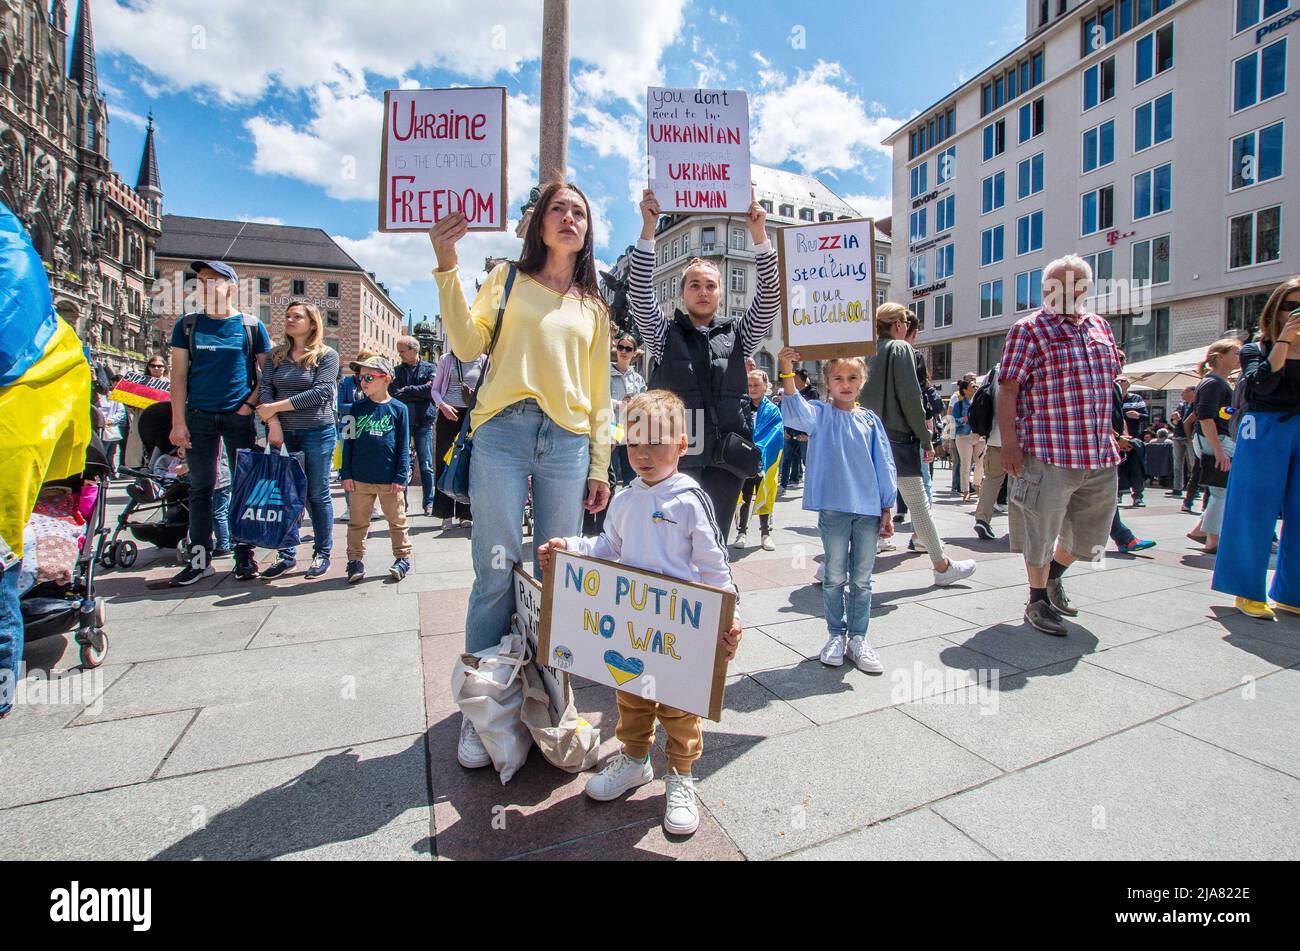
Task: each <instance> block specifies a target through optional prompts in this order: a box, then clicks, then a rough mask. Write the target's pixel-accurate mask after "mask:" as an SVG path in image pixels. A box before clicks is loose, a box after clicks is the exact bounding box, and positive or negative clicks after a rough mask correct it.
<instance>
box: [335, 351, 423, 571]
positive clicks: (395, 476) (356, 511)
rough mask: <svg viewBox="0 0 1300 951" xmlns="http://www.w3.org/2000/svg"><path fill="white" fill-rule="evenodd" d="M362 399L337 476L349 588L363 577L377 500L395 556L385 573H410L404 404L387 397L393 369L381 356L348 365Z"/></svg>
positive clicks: (346, 427) (347, 426)
mask: <svg viewBox="0 0 1300 951" xmlns="http://www.w3.org/2000/svg"><path fill="white" fill-rule="evenodd" d="M351 367H352V372H353V373H355V374H356V378H357V383H358V384H359V385H360V387H361V392H362V393H363V394H364V395H363V396H359V397H358V398H357V400H356V402H354V403H353V404H352V412H351V414H350V415H349V416H346V417H344V419H343V420H342V423H343V466H342V469H341V470H340V473H339V474H340V476H341V477H342V479H343V488H344V489H345V490H346V491H347V492H348V493H349V504H348V512H349V514H350V515H351V520H350V521H349V522H348V584H356V583H357V582H358V581H360V580H361V579H362V578H364V577H365V576H366V566H365V564H364V562H363V561H362V559H363V558H365V555H366V533H367V532H369V531H370V515H371V513H372V512H373V511H374V509H375V500H376V499H378V500H379V505H380V507H381V508H382V509H383V512H384V518H385V519H387V521H388V534H389V536H390V537H391V538H392V541H393V557H394V558H395V559H396V560H395V561H394V562H393V566H392V567H391V568H389V569H388V573H389V574H390V575H392V577H393V580H394V581H401V580H402V579H403V578H405V577H406V573H407V572H408V571H410V570H411V539H410V536H409V535H407V533H406V507H405V505H404V504H403V502H402V493H403V492H404V491H405V490H406V479H407V476H409V475H410V471H411V427H410V420H409V418H408V416H407V412H406V406H405V405H403V404H402V403H400V402H398V401H397V400H395V399H393V398H392V397H391V396H389V395H388V385H389V383H390V382H391V381H392V379H393V365H392V364H391V363H389V362H388V361H387V360H385V359H384V358H383V357H378V356H375V357H368V358H366V359H364V360H360V361H357V362H356V363H353V364H351Z"/></svg>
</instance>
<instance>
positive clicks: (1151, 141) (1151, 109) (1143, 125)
mask: <svg viewBox="0 0 1300 951" xmlns="http://www.w3.org/2000/svg"><path fill="white" fill-rule="evenodd" d="M1173 137H1174V94H1173V93H1172V92H1168V93H1165V94H1164V95H1163V96H1161V97H1160V98H1159V99H1152V100H1151V101H1150V102H1144V103H1142V105H1140V106H1138V107H1137V109H1135V110H1134V111H1133V151H1134V152H1143V151H1145V150H1146V149H1149V148H1151V147H1152V146H1153V145H1159V144H1160V143H1161V142H1168V141H1169V140H1170V139H1172V138H1173Z"/></svg>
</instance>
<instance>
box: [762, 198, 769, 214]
mask: <svg viewBox="0 0 1300 951" xmlns="http://www.w3.org/2000/svg"><path fill="white" fill-rule="evenodd" d="M759 204H760V205H762V206H763V210H764V211H766V212H767V213H768V214H769V215H770V214H771V213H772V202H771V199H767V198H764V199H763V200H762V201H760V202H759Z"/></svg>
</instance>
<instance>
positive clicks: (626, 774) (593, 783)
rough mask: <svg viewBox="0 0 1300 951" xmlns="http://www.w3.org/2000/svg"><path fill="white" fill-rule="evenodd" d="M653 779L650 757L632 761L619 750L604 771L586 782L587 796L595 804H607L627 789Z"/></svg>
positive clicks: (653, 772) (653, 773)
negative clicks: (595, 802)
mask: <svg viewBox="0 0 1300 951" xmlns="http://www.w3.org/2000/svg"><path fill="white" fill-rule="evenodd" d="M654 778H655V771H654V767H653V766H651V765H650V757H648V756H647V757H646V758H645V759H643V760H641V759H633V758H632V757H630V756H628V755H627V754H626V753H624V752H623V751H622V750H620V751H619V752H617V753H615V754H614V758H613V759H611V760H610V761H609V762H608V763H606V764H605V768H604V769H602V770H601V771H600V772H599V773H597V774H596V775H595V776H593V777H591V779H589V780H587V795H588V796H590V797H591V798H592V799H595V800H596V801H597V802H609V801H610V800H611V799H617V798H618V797H619V796H621V795H623V793H625V792H627V791H628V790H629V789H635V788H636V787H637V786H644V785H645V784H646V783H648V782H650V781H651V780H653V779H654Z"/></svg>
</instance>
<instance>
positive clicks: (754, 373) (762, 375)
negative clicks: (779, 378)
mask: <svg viewBox="0 0 1300 951" xmlns="http://www.w3.org/2000/svg"><path fill="white" fill-rule="evenodd" d="M747 376H748V377H749V379H751V380H753V379H755V378H757V379H760V380H762V381H763V385H764V386H771V385H772V378H771V377H770V376H768V375H767V371H766V370H750V371H749V373H748V374H747Z"/></svg>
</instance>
